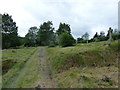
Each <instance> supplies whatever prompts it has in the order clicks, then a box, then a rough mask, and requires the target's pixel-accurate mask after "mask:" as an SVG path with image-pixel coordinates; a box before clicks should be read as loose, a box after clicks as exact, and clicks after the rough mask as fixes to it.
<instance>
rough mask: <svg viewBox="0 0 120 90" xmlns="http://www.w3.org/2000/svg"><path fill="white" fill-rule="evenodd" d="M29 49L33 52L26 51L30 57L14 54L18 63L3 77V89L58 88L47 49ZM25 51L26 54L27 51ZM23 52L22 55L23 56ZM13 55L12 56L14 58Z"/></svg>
mask: <svg viewBox="0 0 120 90" xmlns="http://www.w3.org/2000/svg"><path fill="white" fill-rule="evenodd" d="M29 49H31V50H33V51H31V52H28V51H26V52H27V53H29V54H28V55H23V56H21V57H18V54H16V53H14V54H12V55H15V54H16V57H17V59H16V60H17V63H16V64H15V65H14V66H13V67H12V68H11V69H10V70H9V71H8V72H7V73H6V74H5V75H3V88H34V87H35V86H37V85H38V84H39V85H40V86H41V87H42V88H54V87H56V85H55V81H54V80H53V79H52V76H51V71H50V67H49V64H48V62H47V59H46V54H45V47H37V48H34V49H32V48H29ZM16 50H17V49H16ZM26 50H27V49H26ZM23 51H24V52H25V50H23ZM23 51H21V54H23ZM16 52H18V51H16ZM26 52H25V53H26ZM5 54H6V53H5ZM19 54H20V53H19ZM12 55H10V56H11V57H13V56H12ZM10 56H9V57H10ZM24 56H26V59H25V60H24V59H22V57H24ZM18 61H19V62H18Z"/></svg>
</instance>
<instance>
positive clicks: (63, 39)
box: [59, 33, 75, 47]
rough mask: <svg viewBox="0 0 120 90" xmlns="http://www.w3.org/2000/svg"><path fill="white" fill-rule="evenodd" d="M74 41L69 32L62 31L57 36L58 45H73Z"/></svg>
mask: <svg viewBox="0 0 120 90" xmlns="http://www.w3.org/2000/svg"><path fill="white" fill-rule="evenodd" d="M74 43H75V39H74V38H73V37H72V35H71V34H68V33H63V34H61V35H60V37H59V45H61V46H62V47H67V46H73V44H74Z"/></svg>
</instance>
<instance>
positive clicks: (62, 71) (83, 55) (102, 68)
mask: <svg viewBox="0 0 120 90" xmlns="http://www.w3.org/2000/svg"><path fill="white" fill-rule="evenodd" d="M118 46H120V45H118V41H114V42H112V44H111V45H110V46H109V45H108V42H94V43H89V44H77V46H72V47H66V48H61V47H56V48H48V49H47V52H48V53H47V55H48V60H49V61H50V62H51V68H52V74H53V75H54V77H55V79H56V81H57V82H58V87H61V88H62V87H64V88H68V87H69V88H76V87H77V88H89V87H91V88H99V87H109V88H116V87H117V86H118V85H117V84H118V55H119V50H118V49H119V47H118ZM104 76H107V77H108V78H110V82H104V81H102V79H103V78H104Z"/></svg>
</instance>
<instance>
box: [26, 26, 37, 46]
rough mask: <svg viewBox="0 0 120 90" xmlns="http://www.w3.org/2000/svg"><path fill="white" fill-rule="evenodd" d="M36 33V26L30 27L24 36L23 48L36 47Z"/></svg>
mask: <svg viewBox="0 0 120 90" xmlns="http://www.w3.org/2000/svg"><path fill="white" fill-rule="evenodd" d="M37 32H38V29H37V27H36V26H34V27H31V28H30V29H29V30H28V33H27V34H26V36H25V46H36V44H37Z"/></svg>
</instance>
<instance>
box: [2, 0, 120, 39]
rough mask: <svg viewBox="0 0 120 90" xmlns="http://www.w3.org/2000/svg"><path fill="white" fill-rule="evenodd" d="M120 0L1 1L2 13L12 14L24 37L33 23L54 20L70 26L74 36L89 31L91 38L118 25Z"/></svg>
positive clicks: (37, 24) (54, 24) (39, 23)
mask: <svg viewBox="0 0 120 90" xmlns="http://www.w3.org/2000/svg"><path fill="white" fill-rule="evenodd" d="M118 1H119V0H0V13H1V14H3V13H8V14H9V15H12V18H13V20H14V21H15V22H16V25H17V26H18V34H19V35H20V36H22V37H24V36H25V35H26V34H27V32H28V29H29V28H30V27H32V26H37V27H38V28H39V26H40V25H41V24H42V23H43V22H47V21H48V20H49V21H52V22H53V26H54V27H55V30H57V29H58V27H59V24H60V22H62V23H66V24H69V25H70V28H71V32H72V35H73V37H74V38H78V37H81V36H82V35H83V34H84V33H85V32H88V33H89V35H90V38H92V37H93V35H94V34H95V33H96V32H98V33H100V31H104V32H105V33H106V34H107V31H108V29H109V27H112V28H113V29H115V28H118Z"/></svg>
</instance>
